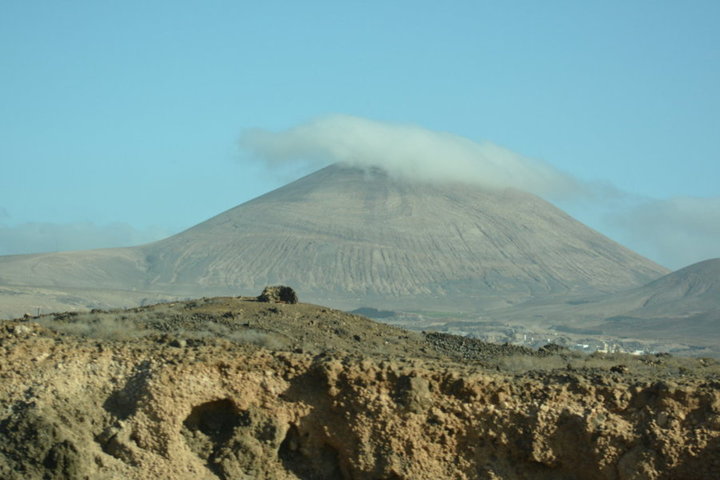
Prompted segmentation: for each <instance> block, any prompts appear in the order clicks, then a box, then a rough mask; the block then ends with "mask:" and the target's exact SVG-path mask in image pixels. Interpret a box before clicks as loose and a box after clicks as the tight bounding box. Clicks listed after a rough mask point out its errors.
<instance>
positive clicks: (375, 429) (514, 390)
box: [0, 307, 720, 480]
mask: <svg viewBox="0 0 720 480" xmlns="http://www.w3.org/2000/svg"><path fill="white" fill-rule="evenodd" d="M183 308H186V307H183ZM263 308H266V307H263ZM236 313H237V312H236ZM292 313H293V312H292V311H287V312H285V314H286V315H290V314H292ZM238 315H239V314H238ZM239 321H242V319H240V320H239ZM317 321H318V322H321V319H318V320H317ZM18 326H22V327H24V328H18ZM346 328H349V327H346ZM430 346H431V344H429V343H428V348H430ZM433 355H435V354H433ZM433 355H427V356H424V357H423V356H422V355H420V354H417V355H413V356H411V355H407V356H398V355H394V356H383V355H380V354H362V353H357V352H355V353H344V352H342V351H336V352H330V351H326V352H324V353H320V354H317V353H296V352H294V351H292V350H280V349H269V348H266V347H263V346H258V345H254V344H242V343H232V342H230V341H227V340H226V339H204V340H203V341H202V342H199V341H195V342H187V343H186V344H184V345H181V346H177V345H171V343H170V342H164V341H163V342H158V341H156V340H154V339H153V338H152V337H147V338H146V337H143V338H138V339H134V340H107V339H98V338H84V337H78V336H74V335H60V334H58V333H56V332H53V331H51V330H48V329H46V328H44V327H40V326H39V325H37V324H34V323H29V322H28V323H9V324H6V325H0V478H4V479H11V480H14V479H18V480H19V479H23V480H24V479H34V478H37V479H40V478H57V479H60V478H92V479H116V478H128V479H145V478H173V479H325V478H327V479H368V480H370V479H413V480H415V479H433V480H435V479H438V478H443V479H444V478H452V479H478V478H480V479H508V480H509V479H548V480H549V479H617V480H630V479H683V478H687V479H691V478H692V479H714V478H717V472H718V471H720V382H719V381H718V380H717V379H716V378H715V377H713V375H716V374H715V373H712V372H711V373H709V374H707V375H704V376H695V377H693V376H686V377H678V378H677V381H671V380H662V381H659V380H648V379H647V378H638V377H632V376H630V375H628V374H623V373H622V372H614V371H611V370H610V369H609V368H608V369H595V370H592V369H588V370H585V371H578V370H567V369H557V370H551V371H546V372H539V371H534V372H530V373H526V374H522V375H520V374H517V375H516V374H512V373H510V372H505V371H497V370H495V369H492V370H490V369H487V368H485V367H483V365H482V364H479V363H476V364H470V363H456V362H453V361H451V360H449V359H443V358H442V357H439V356H436V355H435V356H433Z"/></svg>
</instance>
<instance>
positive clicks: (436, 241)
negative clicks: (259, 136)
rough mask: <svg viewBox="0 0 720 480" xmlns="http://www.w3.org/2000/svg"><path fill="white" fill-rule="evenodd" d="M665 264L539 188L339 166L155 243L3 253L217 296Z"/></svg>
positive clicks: (608, 282)
mask: <svg viewBox="0 0 720 480" xmlns="http://www.w3.org/2000/svg"><path fill="white" fill-rule="evenodd" d="M23 272H24V273H23ZM28 272H32V275H28ZM665 273H667V271H666V270H665V269H664V268H662V267H660V266H659V265H657V264H655V263H653V262H651V261H650V260H648V259H646V258H644V257H642V256H640V255H638V254H636V253H634V252H632V251H630V250H628V249H626V248H624V247H622V246H621V245H619V244H617V243H615V242H613V241H611V240H609V239H608V238H606V237H604V236H603V235H601V234H599V233H598V232H596V231H594V230H592V229H590V228H588V227H586V226H585V225H583V224H582V223H580V222H578V221H576V220H574V219H573V218H571V217H570V216H568V215H567V214H565V213H564V212H562V211H561V210H559V209H558V208H556V207H554V206H553V205H551V204H550V203H548V202H546V201H544V200H542V199H540V198H539V197H537V196H534V195H531V194H529V193H524V192H521V191H517V190H512V189H506V190H489V189H486V188H480V187H473V186H469V185H463V184H440V183H437V184H435V183H427V182H413V181H410V180H407V179H398V178H395V177H391V176H389V175H388V174H387V173H385V172H384V171H383V170H381V169H377V168H372V169H360V168H354V167H348V166H343V165H338V164H335V165H331V166H328V167H325V168H323V169H321V170H319V171H317V172H315V173H312V174H310V175H308V176H306V177H303V178H301V179H299V180H297V181H295V182H292V183H290V184H288V185H285V186H284V187H281V188H279V189H277V190H274V191H272V192H269V193H267V194H265V195H263V196H260V197H258V198H255V199H254V200H251V201H249V202H246V203H244V204H242V205H239V206H237V207H235V208H233V209H231V210H228V211H226V212H224V213H222V214H220V215H218V216H216V217H214V218H211V219H210V220H208V221H206V222H204V223H201V224H199V225H197V226H195V227H193V228H190V229H189V230H186V231H184V232H182V233H179V234H177V235H175V236H173V237H170V238H168V239H165V240H162V241H159V242H156V243H153V244H149V245H144V246H140V247H135V248H124V249H108V250H98V251H91V252H70V253H59V254H45V255H28V256H18V257H4V258H2V259H0V276H1V277H2V278H1V279H0V285H3V284H4V285H33V286H48V285H54V286H64V287H75V288H114V289H128V290H129V289H137V290H146V291H156V292H166V293H175V294H185V295H205V294H227V293H236V294H240V293H244V294H247V293H254V292H257V291H260V290H262V287H264V286H265V285H270V284H278V283H282V284H287V285H292V286H293V287H294V288H296V290H297V291H298V292H299V294H300V297H301V298H302V299H303V300H304V301H313V302H318V303H323V304H329V305H332V306H337V307H344V308H350V307H357V306H361V305H376V306H381V307H391V308H400V309H402V308H410V307H412V308H425V309H448V308H449V309H473V310H475V309H486V308H491V307H493V306H504V305H508V304H512V303H516V302H520V301H524V300H527V299H530V298H534V297H540V296H547V295H554V294H570V293H580V292H583V293H584V292H590V293H593V292H595V293H597V292H610V291H616V290H620V289H622V288H627V287H633V286H638V285H642V284H645V283H647V282H649V281H651V280H654V279H656V278H658V277H660V276H662V275H663V274H665Z"/></svg>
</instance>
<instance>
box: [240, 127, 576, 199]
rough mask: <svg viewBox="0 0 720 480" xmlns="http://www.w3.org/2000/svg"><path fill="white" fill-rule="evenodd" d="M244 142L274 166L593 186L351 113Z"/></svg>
mask: <svg viewBox="0 0 720 480" xmlns="http://www.w3.org/2000/svg"><path fill="white" fill-rule="evenodd" d="M240 145H241V147H243V148H244V149H246V150H248V151H250V152H252V153H253V154H254V155H255V156H256V157H258V158H260V159H262V160H264V161H266V162H268V163H269V164H271V165H277V164H288V163H291V162H300V163H302V164H305V165H312V166H321V165H326V164H329V163H335V162H340V163H345V164H349V165H354V166H364V167H370V166H376V167H382V168H384V169H385V170H387V171H388V173H389V174H391V175H395V176H398V177H405V178H413V179H417V180H422V181H433V182H465V183H473V184H477V185H482V186H485V187H489V188H505V187H513V188H518V189H521V190H525V191H529V192H533V193H536V194H538V195H544V196H565V195H576V194H579V193H581V192H583V191H584V190H586V186H584V185H582V184H581V182H579V181H578V180H577V179H574V178H573V177H571V176H570V175H567V174H565V173H563V172H561V171H559V170H558V169H556V168H555V167H553V166H552V165H549V164H547V163H545V162H542V161H539V160H534V159H531V158H528V157H524V156H522V155H519V154H517V153H514V152H512V151H510V150H507V149H505V148H502V147H500V146H497V145H494V144H492V143H489V142H483V143H478V142H474V141H472V140H469V139H467V138H463V137H460V136H458V135H453V134H451V133H445V132H435V131H432V130H428V129H425V128H422V127H418V126H412V125H399V124H391V123H383V122H377V121H373V120H368V119H364V118H359V117H353V116H349V115H330V116H325V117H321V118H319V119H317V120H314V121H311V122H308V123H305V124H302V125H299V126H296V127H293V128H290V129H287V130H284V131H280V132H271V131H268V130H262V129H251V130H247V131H245V132H244V133H243V134H242V136H241V139H240Z"/></svg>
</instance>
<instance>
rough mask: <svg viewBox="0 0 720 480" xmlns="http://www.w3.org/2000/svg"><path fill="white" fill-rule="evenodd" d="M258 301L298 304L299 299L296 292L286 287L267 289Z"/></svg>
mask: <svg viewBox="0 0 720 480" xmlns="http://www.w3.org/2000/svg"><path fill="white" fill-rule="evenodd" d="M257 299H258V302H269V303H298V297H297V294H296V293H295V290H293V289H292V288H290V287H286V286H284V285H277V286H274V287H265V288H264V289H263V291H262V293H261V294H260V296H259V297H257Z"/></svg>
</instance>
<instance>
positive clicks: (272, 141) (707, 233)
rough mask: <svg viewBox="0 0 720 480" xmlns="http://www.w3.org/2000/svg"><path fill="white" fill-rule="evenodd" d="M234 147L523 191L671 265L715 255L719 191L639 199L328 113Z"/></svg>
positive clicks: (296, 160) (421, 132)
mask: <svg viewBox="0 0 720 480" xmlns="http://www.w3.org/2000/svg"><path fill="white" fill-rule="evenodd" d="M240 146H241V147H242V148H243V149H245V150H246V151H249V152H250V153H252V154H253V155H254V156H255V157H257V158H258V159H260V160H262V161H264V162H266V163H267V164H269V165H273V166H279V165H280V166H285V167H288V168H291V169H294V170H296V171H297V170H304V172H303V173H307V171H308V170H310V168H311V167H316V168H317V167H320V166H324V165H327V164H329V163H335V162H341V163H346V164H350V165H355V166H365V167H370V166H378V167H383V168H384V169H385V170H387V171H388V172H389V173H390V174H391V175H395V176H398V177H404V178H411V179H417V180H422V181H434V182H464V183H472V184H476V185H481V186H485V187H489V188H505V187H512V188H517V189H520V190H525V191H528V192H532V193H535V194H537V195H540V196H542V197H545V198H546V199H550V200H554V201H558V202H559V203H560V204H561V205H562V207H563V208H567V209H569V210H570V211H572V212H573V214H574V215H575V216H576V217H577V218H578V219H579V220H580V221H583V222H586V223H588V224H590V225H592V226H594V227H595V228H598V229H599V230H601V231H603V232H605V233H606V234H608V235H609V236H611V237H612V238H614V239H616V240H618V241H619V242H621V243H623V244H625V245H627V246H628V247H630V248H631V249H633V250H635V251H637V252H638V253H641V254H643V255H646V256H648V257H649V258H651V259H653V260H655V261H656V262H658V263H660V264H662V265H665V266H667V267H670V268H672V269H677V268H681V267H683V266H686V265H689V264H691V263H694V262H698V261H701V260H704V259H707V258H713V257H720V198H672V199H648V198H642V197H639V196H638V195H636V194H633V193H632V192H623V191H622V190H619V189H618V188H616V187H614V186H613V185H610V184H605V183H600V182H585V181H582V180H579V179H577V178H575V177H573V176H572V175H570V174H568V173H565V172H562V171H560V170H559V169H557V168H555V167H553V166H552V165H550V164H548V163H546V162H543V161H540V160H535V159H532V158H528V157H525V156H523V155H520V154H517V153H514V152H512V151H510V150H507V149H505V148H502V147H500V146H497V145H495V144H492V143H489V142H483V143H478V142H475V141H472V140H470V139H467V138H463V137H460V136H458V135H454V134H451V133H445V132H436V131H432V130H428V129H425V128H422V127H419V126H413V125H399V124H392V123H383V122H377V121H373V120H368V119H364V118H359V117H354V116H349V115H328V116H324V117H320V118H318V119H316V120H313V121H310V122H307V123H304V124H302V125H298V126H295V127H292V128H289V129H286V130H283V131H278V132H273V131H269V130H264V129H250V130H246V131H245V132H243V134H242V136H241V138H240ZM298 167H299V168H298ZM599 212H603V213H602V214H601V215H599Z"/></svg>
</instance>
